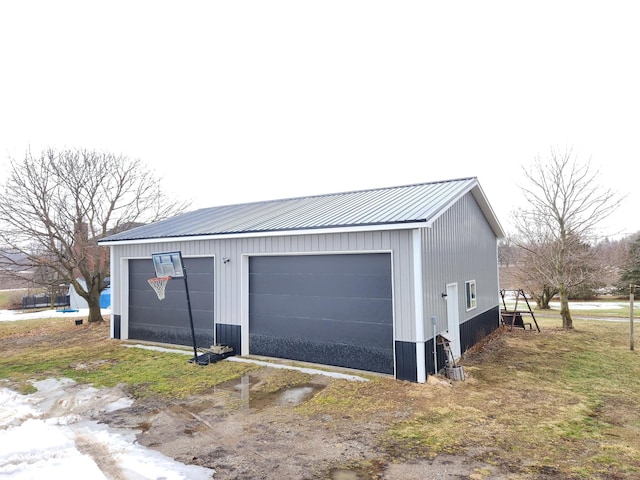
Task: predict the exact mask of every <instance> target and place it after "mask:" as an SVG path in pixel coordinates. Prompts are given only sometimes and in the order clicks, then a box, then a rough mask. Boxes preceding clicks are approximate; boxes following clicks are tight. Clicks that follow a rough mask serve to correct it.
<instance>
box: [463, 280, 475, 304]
mask: <svg viewBox="0 0 640 480" xmlns="http://www.w3.org/2000/svg"><path fill="white" fill-rule="evenodd" d="M464 292H465V297H466V301H467V311H469V310H473V309H474V308H476V306H477V300H476V281H475V280H469V281H467V282H464Z"/></svg>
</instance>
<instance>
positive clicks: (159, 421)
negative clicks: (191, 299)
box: [98, 366, 508, 480]
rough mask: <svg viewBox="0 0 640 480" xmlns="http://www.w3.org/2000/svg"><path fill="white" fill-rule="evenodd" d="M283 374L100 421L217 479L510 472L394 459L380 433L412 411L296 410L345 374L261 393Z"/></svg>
mask: <svg viewBox="0 0 640 480" xmlns="http://www.w3.org/2000/svg"><path fill="white" fill-rule="evenodd" d="M203 368H212V367H210V366H209V367H203ZM281 374H282V373H281V370H279V369H273V368H268V367H266V368H261V369H259V370H256V371H255V372H252V373H250V374H248V375H245V376H244V377H242V378H241V379H238V380H236V381H232V382H229V383H227V384H223V385H220V386H218V387H216V388H215V389H214V390H213V391H211V392H209V393H207V394H203V395H198V396H197V397H193V398H189V399H185V400H179V401H176V400H173V401H169V400H165V399H159V398H153V399H145V400H139V401H136V402H135V403H134V404H133V405H132V406H131V407H129V408H125V409H122V410H118V411H116V412H112V413H109V414H104V415H102V416H101V417H100V418H98V420H100V421H102V422H105V423H108V424H109V425H110V426H113V427H120V428H121V427H126V428H131V429H135V430H138V431H139V433H138V435H137V439H138V442H139V443H140V444H142V445H144V446H147V447H150V448H153V449H155V450H158V451H160V452H161V453H163V454H165V455H167V456H170V457H172V458H175V459H176V460H178V461H180V462H182V463H185V464H195V465H200V466H205V467H208V468H213V469H215V470H216V475H215V477H214V478H216V479H224V480H253V479H256V480H257V479H261V480H262V479H265V480H266V479H333V480H358V479H405V480H412V479H465V478H471V479H503V478H504V479H506V478H508V477H507V476H505V475H503V474H502V473H501V472H500V471H499V469H498V468H497V467H495V466H490V465H487V464H484V463H480V462H476V461H473V460H472V459H470V458H466V457H458V456H450V455H441V456H439V457H436V458H434V459H430V460H424V459H422V460H409V461H398V460H397V457H396V456H395V455H393V454H390V452H389V450H388V448H386V447H383V446H382V445H381V443H380V437H381V435H384V432H385V430H386V429H388V428H389V422H390V421H394V420H395V421H397V420H398V419H399V418H403V417H404V416H408V415H410V413H411V412H410V411H409V410H406V411H403V410H402V409H400V410H397V411H396V412H393V413H382V414H380V415H379V416H378V417H377V418H376V417H370V418H367V419H363V418H361V417H360V416H359V415H353V416H352V415H348V414H347V415H337V416H336V415H332V414H330V413H326V412H325V413H318V414H309V413H308V412H304V411H303V412H301V411H300V410H299V409H301V408H302V409H304V405H305V402H306V401H308V400H309V399H310V398H312V397H313V396H314V395H316V394H318V393H319V392H322V391H323V390H324V389H326V388H328V387H329V386H330V385H331V386H332V388H335V387H336V385H340V384H341V383H342V384H345V385H346V383H348V382H349V380H337V379H335V378H331V377H329V376H326V375H323V374H317V375H309V376H308V381H306V382H305V383H304V384H302V385H297V386H295V387H293V388H285V389H280V390H277V391H272V392H269V393H265V391H264V388H262V387H263V386H264V385H265V384H266V383H268V382H269V381H270V377H272V376H274V375H281ZM345 382H346V383H345ZM401 383H405V382H401ZM433 388H435V389H437V388H447V387H445V386H443V385H441V386H437V385H434V386H433ZM392 457H396V459H395V460H394V459H393V458H392Z"/></svg>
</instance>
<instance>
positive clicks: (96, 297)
mask: <svg viewBox="0 0 640 480" xmlns="http://www.w3.org/2000/svg"><path fill="white" fill-rule="evenodd" d="M96 290H97V289H96ZM87 305H89V318H88V319H87V321H88V322H89V323H95V322H104V318H102V313H101V312H100V292H99V291H96V292H94V291H90V292H89V298H88V299H87Z"/></svg>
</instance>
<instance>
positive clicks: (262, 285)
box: [249, 273, 391, 298]
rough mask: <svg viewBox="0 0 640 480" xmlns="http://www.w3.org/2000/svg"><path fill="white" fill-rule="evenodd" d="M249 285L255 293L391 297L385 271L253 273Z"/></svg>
mask: <svg viewBox="0 0 640 480" xmlns="http://www.w3.org/2000/svg"><path fill="white" fill-rule="evenodd" d="M249 288H250V290H251V292H252V293H256V294H261V293H264V294H287V295H303V296H325V297H336V296H341V297H357V298H360V297H365V298H391V288H390V285H389V277H388V276H386V275H344V274H333V275H331V274H328V273H323V274H321V275H314V274H310V273H307V274H301V273H296V274H290V275H286V274H282V273H280V274H266V273H263V274H256V275H252V276H251V284H250V285H249Z"/></svg>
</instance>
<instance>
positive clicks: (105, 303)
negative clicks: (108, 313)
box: [100, 288, 111, 308]
mask: <svg viewBox="0 0 640 480" xmlns="http://www.w3.org/2000/svg"><path fill="white" fill-rule="evenodd" d="M110 306H111V288H106V289H104V290H103V291H102V293H101V294H100V308H109V307H110Z"/></svg>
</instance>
